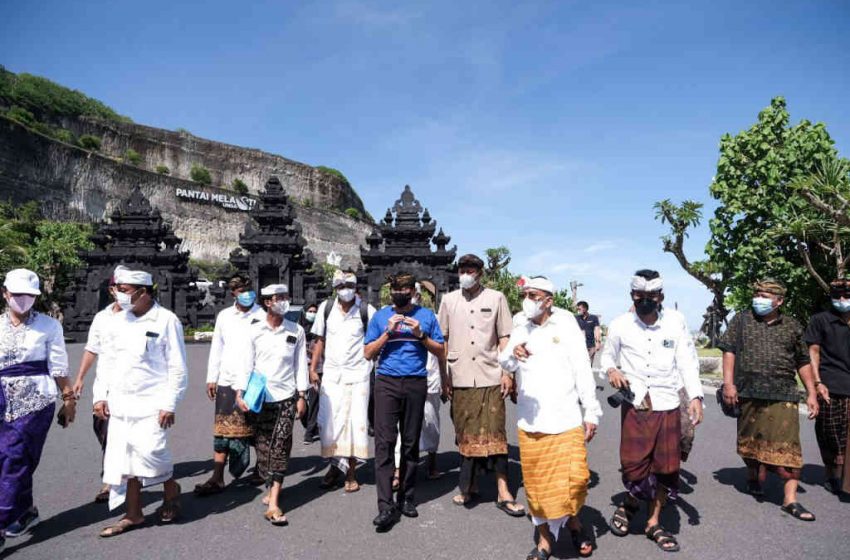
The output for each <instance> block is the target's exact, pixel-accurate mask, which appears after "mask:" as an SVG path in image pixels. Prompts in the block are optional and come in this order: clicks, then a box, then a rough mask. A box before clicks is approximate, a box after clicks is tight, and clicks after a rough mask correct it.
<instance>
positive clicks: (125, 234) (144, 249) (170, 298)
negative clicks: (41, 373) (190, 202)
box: [62, 187, 199, 342]
mask: <svg viewBox="0 0 850 560" xmlns="http://www.w3.org/2000/svg"><path fill="white" fill-rule="evenodd" d="M91 241H92V242H93V243H94V245H95V248H94V249H92V250H90V251H82V252H80V258H81V259H82V261H83V262H84V263H85V265H84V267H82V268H80V269H78V270H77V271H76V273H75V274H74V279H73V283H72V285H71V288H70V289H69V290H68V291H66V292H65V294H63V304H62V310H63V314H64V319H63V321H64V328H65V336H66V337H68V338H70V339H72V340H74V341H75V342H81V341H84V340H86V337H87V334H88V329H89V326H91V322H92V319H94V316H95V314H96V313H97V312H98V311H99V310H101V309H103V308H104V307H106V305H107V304H108V303H109V302H110V299H109V296H108V294H107V286H108V284H109V280H110V278H111V277H112V273H113V271H114V269H115V267H116V266H118V265H119V264H123V265H124V266H126V267H128V268H130V269H141V270H146V271H148V272H150V273H151V275H152V276H153V281H154V283H155V284H156V287H157V299H158V301H159V302H160V303H161V304H162V305H163V306H164V307H165V308H167V309H170V310H171V311H173V312H174V313H175V314H176V315H177V316H178V317H179V318H180V320H181V321H182V322H183V324H184V325H189V326H195V325H196V323H197V316H196V313H197V310H198V305H197V304H198V298H199V294H198V290H197V288H196V287H195V285H194V281H195V279H196V278H195V274H194V272H193V271H192V270H191V269H190V268H189V253H188V252H187V251H181V250H180V243H181V240H180V238H179V237H177V236H176V235H174V231H173V230H172V229H171V226H170V225H169V224H168V223H167V222H165V221H164V220H163V219H162V216H161V215H160V213H159V210H157V209H156V208H151V204H150V202H149V201H148V199H147V198H145V196H144V195H143V194H142V191H141V190H140V189H139V188H138V187H136V188H134V189H133V190H132V192H131V193H130V196H129V197H128V198H127V199H126V200H124V201H123V202H122V203H121V204H120V205H119V206H118V207H117V208H116V209H115V211H113V212H112V215H111V216H110V221H109V223H105V224H101V225H100V226H98V228H97V230H96V232H95V234H94V235H92V237H91Z"/></svg>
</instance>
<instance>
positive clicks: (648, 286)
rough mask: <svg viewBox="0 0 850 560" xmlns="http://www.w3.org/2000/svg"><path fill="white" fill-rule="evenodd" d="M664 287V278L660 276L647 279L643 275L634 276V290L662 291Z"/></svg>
mask: <svg viewBox="0 0 850 560" xmlns="http://www.w3.org/2000/svg"><path fill="white" fill-rule="evenodd" d="M663 289H664V280H663V279H662V278H661V277H660V276H659V277H658V278H653V279H652V280H647V279H646V278H644V277H643V276H632V291H633V292H660V291H661V290H663Z"/></svg>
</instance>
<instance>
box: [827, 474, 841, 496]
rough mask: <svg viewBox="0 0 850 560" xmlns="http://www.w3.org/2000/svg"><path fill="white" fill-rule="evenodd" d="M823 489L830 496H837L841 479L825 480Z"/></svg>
mask: <svg viewBox="0 0 850 560" xmlns="http://www.w3.org/2000/svg"><path fill="white" fill-rule="evenodd" d="M823 488H824V490H826V491H827V492H829V493H830V494H835V495H838V494H839V493H840V492H841V479H840V478H828V479H826V482H824V483H823Z"/></svg>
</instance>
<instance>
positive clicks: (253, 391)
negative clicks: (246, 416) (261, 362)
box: [242, 371, 266, 412]
mask: <svg viewBox="0 0 850 560" xmlns="http://www.w3.org/2000/svg"><path fill="white" fill-rule="evenodd" d="M242 400H243V401H245V404H246V405H248V408H249V409H250V410H251V412H260V409H262V408H263V401H265V400H266V376H265V375H263V374H262V373H260V372H258V371H252V372H251V377H249V378H248V387H247V388H246V389H245V394H244V395H242Z"/></svg>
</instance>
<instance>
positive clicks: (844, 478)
mask: <svg viewBox="0 0 850 560" xmlns="http://www.w3.org/2000/svg"><path fill="white" fill-rule="evenodd" d="M829 295H830V299H831V300H832V302H831V309H830V310H829V311H823V312H821V313H817V314H816V315H814V316H812V318H811V320H810V321H809V326H808V328H807V329H806V336H805V339H806V343H807V344H808V345H809V356H811V359H812V372H813V374H814V378H815V387H816V389H817V393H818V404H819V405H820V413H819V414H818V417H817V420H816V421H815V435H816V436H817V440H818V447H819V448H820V454H821V457H822V458H823V464H824V467H825V468H826V483H825V484H824V487H825V488H826V489H827V490H828V491H830V492H832V493H833V494H839V493H842V492H843V493H850V461H848V460H847V453H846V452H847V439H848V436H850V326H848V324H850V279H846V278H839V279H837V280H834V281H833V282H832V283H831V284H830V286H829Z"/></svg>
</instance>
